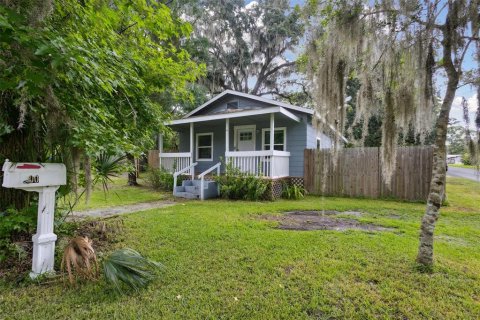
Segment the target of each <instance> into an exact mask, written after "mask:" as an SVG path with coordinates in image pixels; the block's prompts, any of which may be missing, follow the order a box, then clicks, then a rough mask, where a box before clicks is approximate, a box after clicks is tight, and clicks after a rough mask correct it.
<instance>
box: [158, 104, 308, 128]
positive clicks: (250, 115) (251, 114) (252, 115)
mask: <svg viewBox="0 0 480 320" xmlns="http://www.w3.org/2000/svg"><path fill="white" fill-rule="evenodd" d="M271 113H275V114H277V115H279V116H281V117H282V118H284V119H290V120H293V121H296V122H299V121H300V118H299V117H297V116H296V115H294V114H293V113H291V112H290V111H288V110H286V109H285V108H282V107H271V108H263V109H258V110H246V111H238V112H232V113H222V114H214V115H206V116H196V117H189V118H186V119H178V120H173V121H171V122H169V123H166V125H168V126H175V127H177V128H179V127H188V126H189V124H190V123H197V122H214V123H219V124H220V123H224V122H225V121H224V120H225V119H233V118H241V119H242V120H244V121H247V122H250V123H252V122H256V121H258V120H260V119H262V120H263V118H265V119H269V118H270V114H271Z"/></svg>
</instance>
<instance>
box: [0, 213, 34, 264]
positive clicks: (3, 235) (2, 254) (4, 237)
mask: <svg viewBox="0 0 480 320" xmlns="http://www.w3.org/2000/svg"><path fill="white" fill-rule="evenodd" d="M36 219H37V207H36V203H35V204H34V205H32V206H31V207H27V208H25V209H23V210H20V211H18V210H15V209H7V210H6V211H4V212H0V262H2V261H5V260H7V259H8V258H10V257H17V258H19V259H20V258H21V257H22V256H23V255H22V254H21V252H20V251H21V250H20V249H21V248H19V247H18V246H17V245H16V244H15V243H14V242H13V241H15V239H17V240H18V239H22V238H30V235H31V234H32V232H33V231H34V230H35V226H36Z"/></svg>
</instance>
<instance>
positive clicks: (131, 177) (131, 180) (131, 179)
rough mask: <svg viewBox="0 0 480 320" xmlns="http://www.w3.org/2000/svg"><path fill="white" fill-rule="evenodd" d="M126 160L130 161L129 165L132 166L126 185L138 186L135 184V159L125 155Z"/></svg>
mask: <svg viewBox="0 0 480 320" xmlns="http://www.w3.org/2000/svg"><path fill="white" fill-rule="evenodd" d="M127 159H128V161H130V164H131V165H132V166H133V169H132V171H130V172H129V173H128V185H129V186H138V183H137V168H136V166H135V157H134V156H133V155H131V154H127Z"/></svg>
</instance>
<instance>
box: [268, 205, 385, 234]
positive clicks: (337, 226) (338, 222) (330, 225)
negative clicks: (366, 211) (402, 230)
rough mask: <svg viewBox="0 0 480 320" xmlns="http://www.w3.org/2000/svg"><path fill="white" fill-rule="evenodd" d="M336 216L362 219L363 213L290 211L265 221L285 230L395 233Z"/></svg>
mask: <svg viewBox="0 0 480 320" xmlns="http://www.w3.org/2000/svg"><path fill="white" fill-rule="evenodd" d="M336 215H349V216H354V217H360V216H361V215H362V213H361V212H357V211H344V212H340V211H333V210H328V211H327V210H325V211H290V212H285V213H284V214H283V215H278V216H271V215H264V216H262V218H263V219H266V220H269V221H278V222H279V225H278V228H279V229H283V230H303V231H308V230H337V231H344V230H365V231H393V230H394V229H392V228H387V227H382V226H379V225H375V224H370V223H360V222H359V221H358V220H355V219H349V218H343V217H342V218H339V217H335V216H336Z"/></svg>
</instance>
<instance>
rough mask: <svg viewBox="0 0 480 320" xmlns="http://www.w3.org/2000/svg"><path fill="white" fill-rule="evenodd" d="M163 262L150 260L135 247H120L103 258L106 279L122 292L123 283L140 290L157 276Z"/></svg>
mask: <svg viewBox="0 0 480 320" xmlns="http://www.w3.org/2000/svg"><path fill="white" fill-rule="evenodd" d="M162 267H163V265H162V264H161V263H158V262H155V261H152V260H149V259H147V258H145V257H143V256H142V255H141V254H140V253H138V252H137V251H135V250H133V249H128V248H125V249H119V250H116V251H114V252H113V253H111V254H110V255H109V256H108V257H106V258H105V259H104V260H103V272H104V275H105V280H106V281H107V283H108V284H110V285H112V286H113V287H114V288H115V290H117V292H120V293H121V292H122V289H121V288H122V285H126V286H127V287H128V288H130V289H134V290H135V291H138V290H139V289H141V288H144V287H146V286H147V285H148V284H149V283H150V282H151V281H152V280H154V279H155V278H156V270H157V269H159V268H162Z"/></svg>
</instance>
